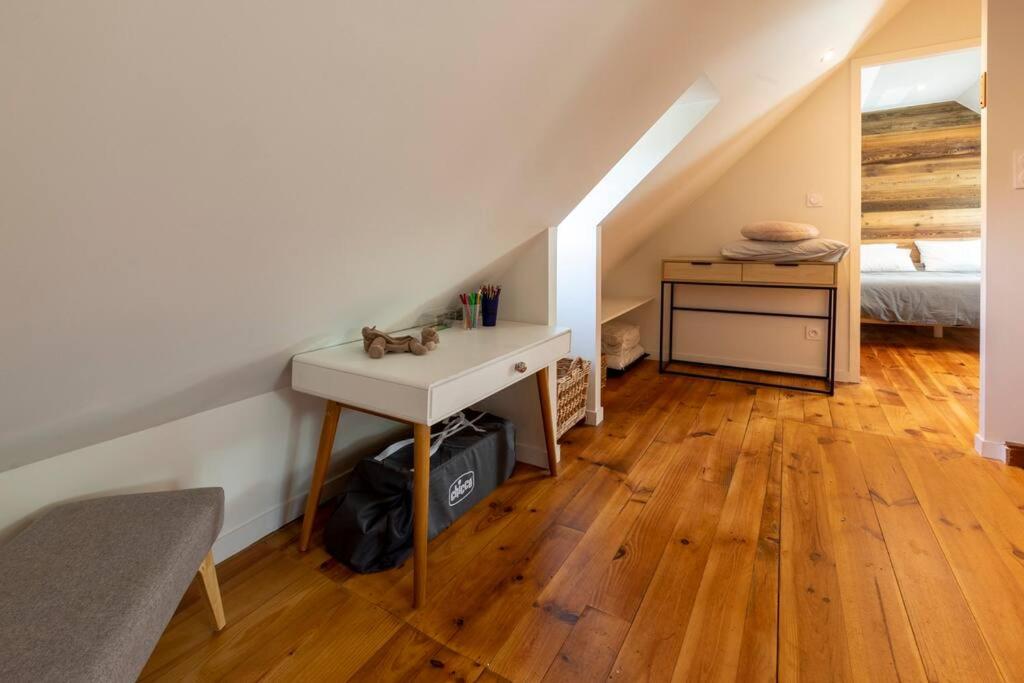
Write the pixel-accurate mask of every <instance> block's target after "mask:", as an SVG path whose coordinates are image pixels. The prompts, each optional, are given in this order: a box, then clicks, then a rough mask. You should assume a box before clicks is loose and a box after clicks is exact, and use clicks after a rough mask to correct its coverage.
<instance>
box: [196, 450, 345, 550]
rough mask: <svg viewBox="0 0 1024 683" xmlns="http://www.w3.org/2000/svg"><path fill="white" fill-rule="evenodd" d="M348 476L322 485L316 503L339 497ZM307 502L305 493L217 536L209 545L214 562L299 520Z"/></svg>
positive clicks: (343, 473) (338, 477)
mask: <svg viewBox="0 0 1024 683" xmlns="http://www.w3.org/2000/svg"><path fill="white" fill-rule="evenodd" d="M351 473H352V470H348V471H346V472H342V473H341V474H338V475H335V476H334V477H331V478H330V479H328V480H327V481H326V482H324V488H323V492H322V493H321V494H320V501H321V502H323V501H325V500H329V499H331V498H334V497H335V496H337V495H338V494H340V493H341V490H342V488H343V487H344V486H345V482H346V481H348V476H349V474H351ZM307 498H309V494H308V493H305V494H302V495H299V496H295V497H294V498H291V499H289V500H287V501H285V502H284V503H282V504H280V505H277V506H275V507H273V508H271V509H269V510H267V511H266V512H264V513H262V514H260V515H257V516H256V517H253V518H252V519H250V520H249V521H248V522H245V523H244V524H241V525H239V526H237V527H235V528H234V529H232V530H231V531H224V532H221V535H220V538H218V539H217V541H216V542H215V543H214V544H213V559H214V561H215V562H220V561H222V560H226V559H227V558H229V557H231V556H232V555H234V554H235V553H238V552H241V551H242V550H245V549H246V548H248V547H249V546H251V545H252V544H253V543H255V542H256V541H258V540H260V539H261V538H263V537H264V536H266V535H268V534H272V533H274V532H275V531H277V530H278V529H280V528H281V527H283V526H284V525H285V524H287V523H288V522H291V521H293V520H296V519H298V518H299V517H301V516H302V513H303V512H304V511H305V509H306V499H307Z"/></svg>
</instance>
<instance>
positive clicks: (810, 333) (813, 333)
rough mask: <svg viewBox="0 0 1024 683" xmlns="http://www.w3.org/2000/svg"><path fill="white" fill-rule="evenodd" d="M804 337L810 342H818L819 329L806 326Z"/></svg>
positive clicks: (813, 326) (814, 326)
mask: <svg viewBox="0 0 1024 683" xmlns="http://www.w3.org/2000/svg"><path fill="white" fill-rule="evenodd" d="M804 336H805V337H807V339H809V340H810V341H820V340H821V328H820V327H818V326H816V325H808V326H807V327H805V328H804Z"/></svg>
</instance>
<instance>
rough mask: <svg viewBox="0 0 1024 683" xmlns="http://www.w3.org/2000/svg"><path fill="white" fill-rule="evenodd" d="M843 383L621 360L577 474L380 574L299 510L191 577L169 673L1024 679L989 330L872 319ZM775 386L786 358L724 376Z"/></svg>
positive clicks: (162, 659) (497, 502)
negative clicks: (771, 366)
mask: <svg viewBox="0 0 1024 683" xmlns="http://www.w3.org/2000/svg"><path fill="white" fill-rule="evenodd" d="M863 340H864V341H863V345H862V359H861V360H862V371H863V378H864V382H863V383H862V384H859V385H845V384H839V385H837V387H836V393H835V395H834V396H832V397H821V396H817V395H811V394H807V393H803V392H799V391H794V390H783V389H776V388H769V387H753V386H747V385H742V384H736V383H730V382H724V381H719V380H713V379H712V380H706V379H694V378H686V377H681V376H676V375H668V374H659V372H658V370H657V366H656V363H653V362H645V363H641V364H640V365H638V366H637V367H636V368H635V369H634V370H631V371H630V372H628V373H626V374H625V375H623V376H619V377H611V378H609V380H608V387H607V389H606V391H605V392H604V397H605V399H606V402H605V422H604V423H603V424H602V425H599V426H596V427H592V426H585V425H580V426H577V427H575V428H574V429H572V430H570V432H569V433H568V434H567V435H566V436H565V437H563V439H562V445H563V448H562V455H563V465H562V474H561V476H560V477H558V478H557V479H555V478H550V477H548V476H546V473H545V472H544V471H542V470H540V469H537V468H532V467H528V466H525V465H523V466H520V467H518V468H517V470H516V472H515V474H514V476H513V477H512V479H511V480H510V481H509V482H507V483H506V484H505V485H503V486H501V487H499V489H498V490H497V491H495V492H494V493H493V494H492V495H491V496H489V497H488V498H487V500H486V501H485V502H484V503H483V504H482V505H480V506H477V507H476V508H474V509H473V510H472V511H470V512H469V513H468V514H467V515H465V516H463V517H462V518H461V519H460V520H458V521H457V522H456V523H455V524H454V525H452V527H451V528H449V529H448V530H446V531H445V532H444V533H442V534H441V535H440V536H439V537H438V538H436V539H434V541H432V543H431V545H430V552H429V554H428V562H429V565H430V570H431V571H430V579H429V581H430V585H429V588H430V591H429V596H428V602H427V604H426V605H425V606H423V607H422V608H420V609H417V610H413V609H412V608H411V606H410V602H409V596H410V595H411V588H412V586H411V581H412V577H411V567H410V566H409V565H405V566H402V567H399V568H397V569H394V570H391V571H388V572H381V573H379V574H374V575H358V574H355V573H353V572H352V571H351V570H350V569H348V568H346V567H345V566H344V565H342V564H340V563H339V562H337V561H336V560H334V559H333V558H331V557H330V556H329V555H327V553H326V552H325V551H324V550H323V548H322V544H321V540H320V539H321V535H322V529H323V527H324V522H325V520H326V518H327V516H328V515H329V514H330V508H331V505H330V504H328V505H325V506H324V507H323V508H322V513H321V514H318V516H317V520H316V522H315V524H314V530H315V531H314V540H315V543H314V548H313V550H312V551H311V552H308V553H300V552H299V551H298V549H297V546H296V541H297V536H298V524H295V523H293V524H289V525H288V526H286V527H284V528H282V529H281V530H279V531H277V532H275V533H273V534H271V535H270V536H268V537H267V538H265V539H263V540H262V541H260V542H259V543H256V544H254V545H253V546H252V547H250V548H249V549H247V550H245V551H243V552H242V553H240V554H239V555H237V556H235V557H234V558H232V559H230V560H229V561H228V562H226V563H222V565H221V566H220V567H219V568H218V569H219V574H220V576H221V580H222V592H223V594H224V604H225V608H226V610H227V613H228V614H227V616H228V626H227V627H226V628H225V629H224V630H223V631H222V632H220V633H217V634H214V633H212V631H211V630H210V628H209V625H208V623H207V619H206V614H205V612H204V606H203V603H202V601H201V600H200V595H199V593H198V591H196V590H191V589H190V590H189V591H188V592H187V593H186V596H185V597H184V598H183V600H182V603H181V606H180V607H179V610H178V612H177V614H176V615H175V616H174V618H173V619H172V621H171V624H170V625H169V627H168V629H167V632H166V633H165V635H164V637H163V638H162V639H161V642H160V643H159V645H158V647H157V649H156V650H155V652H154V653H153V656H152V658H151V660H150V662H149V664H148V666H147V668H146V670H145V672H144V675H143V678H144V679H145V680H153V679H160V680H182V679H188V680H207V679H220V678H227V679H231V680H254V679H261V678H265V679H278V680H346V679H348V680H353V681H356V680H359V681H362V680H375V681H377V680H379V681H398V680H402V681H405V680H417V681H434V680H437V681H440V680H464V681H474V680H477V681H491V682H494V681H500V682H505V681H521V680H541V679H546V680H549V681H555V680H557V681H563V680H564V681H577V680H585V681H589V680H601V679H604V678H614V679H617V680H628V681H634V680H638V681H645V680H646V681H664V680H669V679H670V678H672V677H673V676H674V677H675V678H676V679H678V680H682V679H688V680H689V679H700V680H712V679H714V680H743V681H772V680H777V679H781V680H787V681H788V680H792V679H794V678H798V677H799V678H804V679H810V680H845V679H848V678H853V679H858V680H872V681H873V680H903V681H910V680H921V679H927V680H963V681H989V680H1000V679H1004V678H1005V679H1007V680H1016V679H1018V678H1022V677H1024V663H1022V662H1024V649H1022V648H1021V647H1020V646H1019V645H1018V643H1017V641H1018V640H1019V633H1020V632H1024V550H1021V549H1022V548H1024V514H1022V513H1021V510H1024V471H1017V470H1013V469H1012V468H1007V467H1005V466H1003V465H1000V464H998V463H994V462H991V461H985V460H983V459H981V458H978V457H977V456H976V455H974V454H973V453H971V452H969V450H968V449H969V448H970V447H971V446H972V442H973V434H974V432H975V431H976V430H977V425H976V420H977V400H978V389H977V387H978V381H977V369H978V354H977V344H978V338H977V334H976V333H971V332H965V331H962V330H950V331H949V333H948V335H947V338H946V339H933V338H931V337H930V336H929V335H927V334H924V333H921V332H918V331H913V330H900V329H891V330H885V331H884V332H883V331H879V330H866V331H865V332H864V334H863ZM726 375H728V376H734V375H735V376H742V377H749V378H753V379H760V380H764V381H770V380H772V379H775V378H774V376H772V375H770V373H754V372H750V371H738V372H734V373H731V374H730V373H724V374H722V373H720V376H726Z"/></svg>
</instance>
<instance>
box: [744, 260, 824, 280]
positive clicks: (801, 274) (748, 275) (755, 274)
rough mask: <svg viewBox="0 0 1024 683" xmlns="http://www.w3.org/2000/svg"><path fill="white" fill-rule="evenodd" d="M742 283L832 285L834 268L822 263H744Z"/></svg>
mask: <svg viewBox="0 0 1024 683" xmlns="http://www.w3.org/2000/svg"><path fill="white" fill-rule="evenodd" d="M743 281H744V282H771V283H777V284H793V285H834V284H835V283H836V268H835V266H833V265H829V264H824V263H744V264H743Z"/></svg>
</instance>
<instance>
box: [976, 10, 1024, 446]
mask: <svg viewBox="0 0 1024 683" xmlns="http://www.w3.org/2000/svg"><path fill="white" fill-rule="evenodd" d="M987 5H988V6H987V15H988V16H987V35H986V47H987V52H988V76H989V78H988V108H987V109H986V110H985V113H984V115H983V125H984V126H985V135H986V136H987V146H986V151H985V155H986V158H985V160H984V172H985V181H984V190H983V191H984V193H985V206H986V217H985V228H984V230H983V231H982V240H983V242H984V254H985V255H984V258H985V279H984V283H983V287H982V301H983V309H982V321H983V329H982V340H981V359H982V370H981V371H982V383H981V387H982V394H981V405H982V409H981V425H980V432H979V440H978V444H977V445H978V448H979V450H981V452H982V453H983V454H984V455H987V456H990V457H996V458H1004V457H1005V454H1004V452H1003V444H1004V443H1005V442H1006V441H1014V442H1018V443H1019V442H1024V420H1022V419H1021V417H1022V412H1021V387H1022V386H1024V363H1022V362H1021V351H1020V347H1021V340H1022V339H1024V316H1022V315H1021V305H1020V292H1021V290H1022V289H1024V273H1022V272H1021V267H1020V264H1021V259H1022V258H1024V190H1018V189H1014V187H1013V167H1014V164H1013V156H1014V154H1015V153H1018V154H1019V153H1021V152H1024V124H1022V121H1024V79H1022V78H1021V75H1020V74H1021V66H1020V65H1021V63H1022V60H1024V45H1022V44H1021V38H1020V36H1021V28H1022V27H1024V5H1022V4H1021V3H1020V2H1019V1H1018V0H987Z"/></svg>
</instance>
